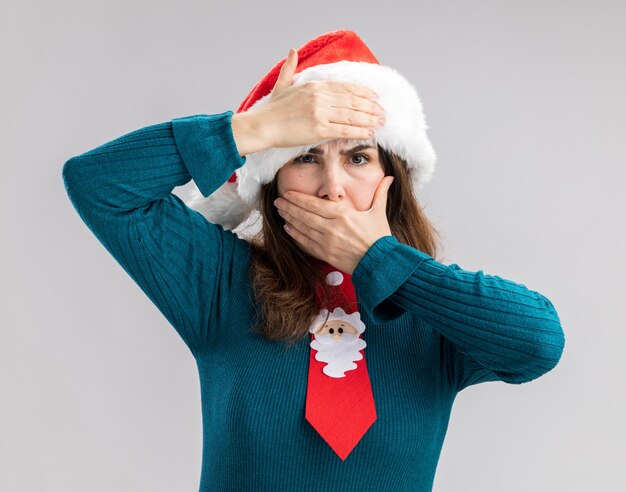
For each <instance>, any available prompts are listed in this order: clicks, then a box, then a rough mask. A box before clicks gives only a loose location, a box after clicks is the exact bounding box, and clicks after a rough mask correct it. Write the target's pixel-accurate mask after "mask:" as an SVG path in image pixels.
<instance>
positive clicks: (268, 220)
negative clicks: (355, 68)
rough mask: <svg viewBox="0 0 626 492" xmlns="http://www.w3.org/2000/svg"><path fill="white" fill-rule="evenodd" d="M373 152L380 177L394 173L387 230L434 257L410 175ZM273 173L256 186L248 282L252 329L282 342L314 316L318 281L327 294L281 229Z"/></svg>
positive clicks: (430, 229) (435, 247) (394, 159)
mask: <svg viewBox="0 0 626 492" xmlns="http://www.w3.org/2000/svg"><path fill="white" fill-rule="evenodd" d="M378 156H379V159H380V162H381V164H382V165H383V169H384V171H385V176H394V181H393V183H392V184H391V187H390V188H389V191H388V195H387V219H388V221H389V226H390V229H391V234H392V235H393V236H394V237H395V238H396V239H397V240H398V241H399V242H401V243H404V244H407V245H409V246H412V247H414V248H416V249H418V250H420V251H423V252H424V253H426V254H428V255H430V256H432V257H433V258H435V259H437V256H438V251H439V249H440V246H439V241H438V239H437V238H438V236H439V233H438V231H437V230H436V229H435V227H434V226H433V224H432V223H431V222H430V221H429V220H428V218H427V217H426V215H425V214H424V212H423V209H422V207H421V206H420V205H419V203H418V201H417V197H416V196H415V194H414V192H413V187H412V185H411V173H412V172H413V170H410V169H407V166H406V163H405V162H404V160H403V159H401V158H400V157H398V156H397V155H395V154H393V153H391V152H388V151H386V150H385V149H383V148H382V147H381V146H380V145H378ZM277 176H278V173H276V176H275V177H274V179H273V181H272V182H271V183H267V184H265V185H263V186H262V187H261V190H260V210H259V212H260V215H261V218H262V219H263V224H262V227H261V230H260V231H259V232H258V233H257V234H256V235H255V236H253V237H252V238H250V245H251V249H252V251H251V253H252V258H251V262H250V281H251V285H252V291H253V294H254V300H255V302H256V305H257V306H258V307H260V309H261V312H260V313H257V314H260V315H261V318H260V319H261V320H262V322H261V324H258V325H256V326H254V327H253V330H254V331H255V332H257V333H258V334H260V335H262V336H263V337H265V338H267V339H268V340H282V341H284V342H286V344H287V345H288V346H291V345H293V344H294V343H296V342H298V341H299V340H301V339H302V338H303V337H305V336H306V335H307V334H308V332H309V327H310V325H311V323H312V322H313V319H314V318H315V316H317V315H318V314H319V307H318V306H317V304H316V297H315V288H316V285H318V282H319V285H321V286H322V287H323V289H324V292H325V295H327V293H328V291H327V286H326V282H324V277H323V275H322V273H321V272H320V271H319V270H318V269H316V268H314V267H312V265H311V261H312V260H314V258H312V257H311V256H309V255H307V254H306V253H305V252H303V251H302V250H300V249H299V247H298V246H297V244H296V242H295V240H294V239H293V238H291V236H289V234H287V232H285V230H284V229H283V224H284V220H283V219H282V217H281V216H280V215H278V212H277V209H276V207H275V206H274V200H275V199H276V198H277V197H278V190H277Z"/></svg>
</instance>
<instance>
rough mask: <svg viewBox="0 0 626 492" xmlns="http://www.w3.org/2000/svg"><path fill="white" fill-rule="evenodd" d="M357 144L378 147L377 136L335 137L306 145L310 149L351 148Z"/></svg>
mask: <svg viewBox="0 0 626 492" xmlns="http://www.w3.org/2000/svg"><path fill="white" fill-rule="evenodd" d="M357 145H369V146H371V147H373V148H376V139H375V138H362V139H353V138H335V139H332V140H326V141H324V142H323V143H321V144H311V145H309V146H307V147H306V150H310V149H320V150H326V149H337V150H340V149H341V150H344V149H351V148H353V147H356V146H357Z"/></svg>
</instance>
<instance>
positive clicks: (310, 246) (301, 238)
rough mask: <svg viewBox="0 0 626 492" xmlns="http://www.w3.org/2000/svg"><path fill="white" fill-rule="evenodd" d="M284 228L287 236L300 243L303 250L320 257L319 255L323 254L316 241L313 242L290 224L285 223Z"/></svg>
mask: <svg viewBox="0 0 626 492" xmlns="http://www.w3.org/2000/svg"><path fill="white" fill-rule="evenodd" d="M284 228H285V231H286V232H287V234H289V235H290V236H291V237H292V238H293V239H294V240H295V241H297V242H298V243H300V244H301V245H302V246H303V248H304V249H305V250H308V251H313V252H314V253H315V254H316V255H317V256H321V255H320V253H323V250H322V248H321V247H320V244H319V243H318V242H317V241H314V240H313V239H311V238H310V237H308V236H306V235H305V234H303V233H302V232H301V231H300V230H298V229H297V228H296V227H294V226H293V224H291V223H285V225H284Z"/></svg>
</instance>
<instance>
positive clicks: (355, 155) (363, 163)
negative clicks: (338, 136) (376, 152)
mask: <svg viewBox="0 0 626 492" xmlns="http://www.w3.org/2000/svg"><path fill="white" fill-rule="evenodd" d="M355 157H360V158H361V159H363V160H364V161H365V162H361V163H360V164H354V162H353V163H352V164H353V165H355V166H364V165H365V164H367V163H368V162H369V160H370V158H369V157H368V156H366V155H365V154H354V155H352V156H350V159H353V158H355Z"/></svg>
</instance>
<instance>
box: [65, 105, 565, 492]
mask: <svg viewBox="0 0 626 492" xmlns="http://www.w3.org/2000/svg"><path fill="white" fill-rule="evenodd" d="M232 115H233V112H232V111H226V112H224V113H220V114H213V115H206V114H198V115H193V116H188V117H183V118H176V119H173V120H171V121H168V122H164V123H159V124H155V125H151V126H147V127H145V128H141V129H139V130H136V131H133V132H130V133H128V134H126V135H123V136H121V137H119V138H116V139H115V140H112V141H111V142H108V143H105V144H103V145H101V146H99V147H96V148H95V149H93V150H90V151H88V152H86V153H84V154H81V155H78V156H76V157H72V158H71V159H69V160H68V161H67V162H66V163H65V164H64V166H63V173H62V174H63V182H64V185H65V188H66V191H67V193H68V196H69V198H70V200H71V203H72V204H73V206H74V207H75V209H76V211H77V212H78V214H79V215H80V218H81V219H82V220H83V222H84V223H85V224H86V225H87V227H88V228H89V230H91V232H92V233H93V234H94V235H95V236H96V237H97V239H98V240H99V241H100V242H101V243H102V245H103V246H104V247H105V248H106V249H107V250H108V251H109V253H110V254H111V255H113V257H114V258H115V259H116V261H117V262H119V264H120V265H121V266H122V267H123V268H124V270H125V271H126V272H127V273H128V274H129V275H130V277H131V278H132V279H133V280H134V281H135V282H136V283H137V285H138V286H139V288H141V290H142V291H143V292H144V293H145V294H146V295H147V296H148V297H149V298H150V300H151V301H152V302H153V303H154V304H155V306H156V307H157V308H158V309H159V310H160V311H161V313H163V315H164V316H165V317H166V318H167V320H168V321H169V323H170V324H171V325H172V326H173V327H174V329H175V330H176V331H177V332H178V333H179V334H180V336H181V337H182V339H183V341H184V342H185V344H186V346H187V347H188V348H189V350H190V352H191V354H192V355H193V357H194V359H195V361H196V363H197V367H198V371H199V375H200V383H201V398H202V420H203V457H202V475H201V477H200V490H201V491H221V490H228V491H230V490H232V491H239V492H241V491H248V490H250V491H255V492H257V491H292V490H293V491H308V490H311V491H318V490H319V491H322V490H324V491H327V490H337V491H365V490H367V491H378V490H380V491H383V490H384V491H391V490H393V491H409V490H410V491H424V492H425V491H430V490H432V484H433V480H434V476H435V471H436V467H437V462H438V459H439V456H440V452H441V448H442V444H443V440H444V437H445V434H446V430H447V427H448V421H449V416H450V410H451V407H452V403H453V401H454V399H455V396H456V394H457V393H458V392H459V391H461V390H463V389H464V388H466V387H468V386H471V385H474V384H478V383H481V382H486V381H503V382H506V383H512V384H520V383H525V382H528V381H531V380H533V379H536V378H538V377H540V376H541V375H543V374H545V373H547V372H548V371H550V370H551V369H552V368H554V367H555V366H556V364H557V363H558V361H559V359H560V357H561V354H562V352H563V348H564V343H565V339H564V334H563V330H562V328H561V324H560V320H559V316H558V315H557V312H556V310H555V308H554V306H553V305H552V303H551V302H550V301H549V300H548V299H547V298H546V297H545V296H543V295H542V294H540V293H538V292H537V291H534V290H529V289H528V288H527V287H526V286H525V285H523V284H519V283H515V282H513V281H511V280H506V279H503V278H501V277H498V276H495V275H487V274H485V273H483V271H482V270H479V271H477V272H473V271H468V270H463V269H461V268H460V267H459V266H458V265H456V264H452V265H444V264H442V263H439V262H437V261H435V260H434V259H433V258H432V257H430V256H429V255H427V254H425V253H423V252H421V251H419V250H417V249H415V248H412V247H410V246H407V245H405V244H402V243H400V242H399V241H398V240H396V239H395V238H394V237H393V236H385V237H382V238H380V239H378V240H377V241H376V242H375V243H374V244H373V245H372V246H371V247H370V249H369V250H368V251H367V252H366V254H365V256H363V258H362V259H361V261H360V262H359V264H358V265H357V267H356V269H355V270H354V272H353V275H352V281H353V284H354V288H355V293H356V295H357V299H358V302H359V311H360V312H361V317H362V320H363V322H364V323H365V325H366V326H367V330H365V332H364V333H363V335H362V337H363V339H364V340H365V341H366V342H367V353H366V357H367V366H368V370H369V374H370V379H371V384H372V390H373V393H374V399H375V402H376V410H377V415H378V419H377V420H376V422H374V424H373V425H372V427H371V428H370V429H369V430H368V431H367V433H366V434H365V436H364V437H363V438H362V439H361V441H360V442H359V443H358V444H357V446H356V447H355V448H354V450H353V451H352V452H351V453H350V454H349V455H348V457H347V458H346V460H345V461H342V460H341V459H340V458H339V457H338V456H337V455H336V454H335V453H334V452H333V450H332V449H331V448H330V447H329V446H328V444H326V442H325V441H324V440H323V439H322V438H321V437H320V435H319V434H318V433H317V432H316V431H315V429H314V428H313V427H312V426H311V425H310V424H309V423H308V422H307V421H306V420H305V418H304V407H305V396H306V384H307V371H308V364H309V350H310V349H309V342H310V338H309V337H308V336H307V337H305V338H303V340H302V342H301V343H299V344H298V345H297V346H296V347H295V348H294V349H290V350H285V349H284V346H283V345H282V343H280V342H271V341H268V340H266V339H264V338H263V337H261V336H260V335H256V334H253V333H252V332H251V330H250V327H251V326H252V325H253V323H254V322H255V321H256V319H255V309H254V305H253V301H252V291H251V288H250V285H249V280H248V268H249V261H250V247H249V244H248V243H247V242H246V241H244V240H242V239H241V238H240V237H239V236H237V235H236V234H234V233H233V232H231V231H227V230H224V228H223V227H222V226H220V225H215V224H211V223H209V222H208V221H207V220H206V219H205V218H204V217H203V216H202V215H201V214H200V213H198V212H196V211H193V210H191V209H190V208H188V207H187V206H186V205H185V204H184V203H183V201H182V200H181V199H180V198H179V197H178V196H176V195H175V194H173V193H172V190H173V189H174V188H175V187H176V186H181V185H184V184H185V183H187V182H189V180H191V179H193V180H194V181H195V183H196V184H197V186H198V188H199V189H200V191H201V192H202V194H203V195H204V196H208V195H210V194H211V193H212V192H213V191H214V190H216V189H217V188H218V187H219V186H221V185H222V184H223V183H224V182H226V181H227V180H228V178H229V177H230V176H231V175H232V173H233V172H234V171H235V170H236V169H237V168H239V167H240V166H242V165H243V164H244V163H245V161H246V158H245V157H241V156H239V153H238V151H237V147H236V144H235V140H234V137H233V133H232V126H231V117H232Z"/></svg>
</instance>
